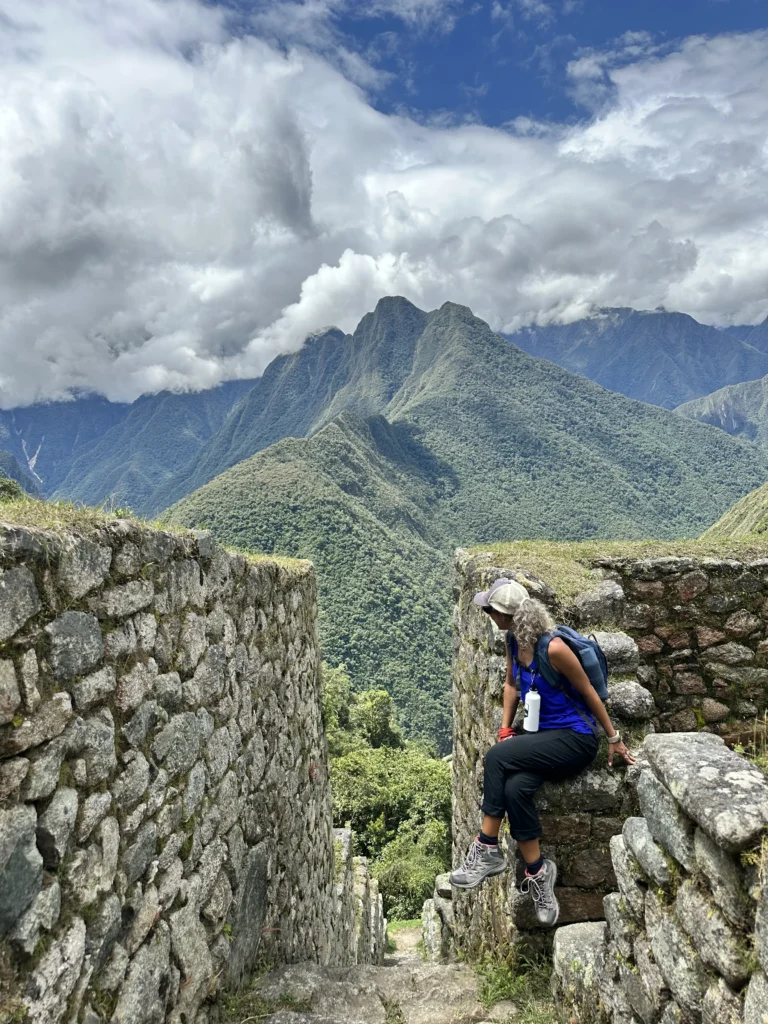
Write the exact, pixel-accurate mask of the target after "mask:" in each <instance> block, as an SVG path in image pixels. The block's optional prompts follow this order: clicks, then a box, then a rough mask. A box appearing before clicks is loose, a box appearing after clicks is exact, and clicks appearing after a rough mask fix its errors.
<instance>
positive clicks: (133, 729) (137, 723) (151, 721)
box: [123, 677, 168, 747]
mask: <svg viewBox="0 0 768 1024" xmlns="http://www.w3.org/2000/svg"><path fill="white" fill-rule="evenodd" d="M158 678H159V677H158ZM161 717H162V718H163V719H165V720H167V718H168V716H167V715H166V714H165V712H164V711H162V709H161V708H160V705H159V704H158V702H157V701H155V700H147V701H144V703H143V704H141V705H140V706H139V708H138V710H137V711H136V714H135V715H134V716H133V718H131V719H130V721H129V722H127V723H126V724H125V725H124V726H123V736H125V738H126V740H127V741H128V743H129V744H130V745H131V746H132V747H141V746H142V745H143V744H144V742H145V741H146V739H147V736H148V735H149V734H150V733H152V732H154V730H155V728H156V726H157V724H158V722H159V721H160V720H161Z"/></svg>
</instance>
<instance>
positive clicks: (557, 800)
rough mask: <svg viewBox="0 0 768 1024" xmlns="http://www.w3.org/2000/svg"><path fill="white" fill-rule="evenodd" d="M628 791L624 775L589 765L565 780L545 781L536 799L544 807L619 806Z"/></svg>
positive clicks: (570, 809)
mask: <svg viewBox="0 0 768 1024" xmlns="http://www.w3.org/2000/svg"><path fill="white" fill-rule="evenodd" d="M625 795H626V787H625V784H624V780H623V778H622V776H621V775H620V774H619V773H618V772H616V771H609V770H608V769H607V768H588V769H587V770H586V771H584V772H581V773H580V774H579V775H576V776H574V777H573V778H571V779H566V780H564V781H563V782H558V783H552V782H545V783H544V785H543V786H542V787H541V789H540V790H539V792H538V794H537V798H536V802H537V805H538V807H539V809H540V810H542V811H566V812H569V813H572V812H574V811H613V810H619V809H620V807H621V804H622V801H623V799H624V796H625Z"/></svg>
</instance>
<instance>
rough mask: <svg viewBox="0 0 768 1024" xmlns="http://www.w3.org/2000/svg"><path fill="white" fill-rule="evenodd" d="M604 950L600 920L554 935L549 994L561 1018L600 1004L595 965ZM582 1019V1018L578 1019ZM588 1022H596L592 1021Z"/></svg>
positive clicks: (574, 926) (559, 929)
mask: <svg viewBox="0 0 768 1024" xmlns="http://www.w3.org/2000/svg"><path fill="white" fill-rule="evenodd" d="M604 948H605V923H604V922H603V921H597V922H584V923H581V924H571V925H565V926H564V927H562V928H558V929H557V930H556V932H555V940H554V945H553V949H552V991H553V994H554V996H555V1002H556V1003H557V1005H558V1008H560V1010H561V1015H562V1016H563V1017H565V1019H568V1016H569V1015H570V1012H571V1008H572V1007H578V1008H580V1009H583V1008H588V1007H594V1008H595V1009H596V1007H597V1004H598V1002H599V998H600V993H599V991H598V986H597V971H596V967H597V963H598V960H599V958H600V957H601V956H602V954H603V950H604ZM579 1019H581V1020H584V1019H585V1018H584V1017H583V1016H580V1018H579ZM586 1019H587V1020H591V1019H594V1020H597V1014H595V1017H594V1018H586Z"/></svg>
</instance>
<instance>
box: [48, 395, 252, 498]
mask: <svg viewBox="0 0 768 1024" xmlns="http://www.w3.org/2000/svg"><path fill="white" fill-rule="evenodd" d="M253 385H254V381H252V380H235V381H229V382H228V383H226V384H221V385H220V386H219V387H217V388H210V389H209V390H207V391H195V392H179V393H174V392H170V391H161V392H160V393H159V394H157V395H143V396H142V397H141V398H139V399H137V400H136V401H135V402H134V403H133V404H132V405H131V406H129V407H127V411H126V413H125V415H124V416H123V417H122V418H121V419H120V421H119V422H118V423H116V424H115V425H114V426H112V427H111V429H109V430H107V431H106V432H105V433H104V434H103V436H101V437H99V438H97V439H95V440H94V441H92V442H91V444H90V445H88V446H87V447H86V448H85V450H84V451H83V452H82V454H79V455H78V454H77V453H76V455H75V458H74V459H73V461H72V464H71V466H70V468H69V470H68V472H67V475H66V476H65V477H64V479H63V480H62V481H61V482H60V483H59V484H58V485H57V488H56V492H55V495H56V496H57V497H67V498H70V499H75V500H77V501H82V502H85V503H86V504H90V505H98V504H100V503H101V502H103V501H104V500H105V499H108V500H109V501H110V502H111V503H112V504H113V505H118V506H128V507H129V508H131V509H133V511H134V512H136V513H138V514H139V515H144V514H147V513H150V512H151V511H152V504H151V501H150V497H151V495H152V494H153V492H154V491H155V490H156V489H157V488H158V487H161V486H162V485H163V484H164V483H165V482H166V481H167V480H168V479H169V478H170V477H171V475H172V474H173V473H175V472H177V471H178V470H179V469H180V468H181V467H183V466H186V465H187V464H188V463H189V462H190V461H191V460H194V459H195V457H196V456H197V455H198V453H199V451H200V449H201V448H202V446H203V444H204V443H205V442H206V441H208V440H209V439H210V438H211V437H213V436H214V434H216V432H217V431H218V430H219V428H220V427H221V425H222V424H223V423H224V421H225V419H226V418H227V416H228V415H229V413H230V411H231V409H232V407H233V406H234V405H235V403H236V402H237V401H238V400H239V399H240V398H241V397H242V396H243V395H244V394H246V393H247V392H248V391H250V390H251V388H252V387H253Z"/></svg>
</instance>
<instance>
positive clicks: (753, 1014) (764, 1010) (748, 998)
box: [744, 971, 768, 1024]
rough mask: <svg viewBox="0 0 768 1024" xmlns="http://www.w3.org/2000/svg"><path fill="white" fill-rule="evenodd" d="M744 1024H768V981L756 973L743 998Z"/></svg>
mask: <svg viewBox="0 0 768 1024" xmlns="http://www.w3.org/2000/svg"><path fill="white" fill-rule="evenodd" d="M744 1024H768V980H766V976H765V975H764V974H763V973H762V971H756V972H755V973H754V974H753V975H752V978H751V980H750V982H749V985H748V986H747V992H746V995H745V997H744Z"/></svg>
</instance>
